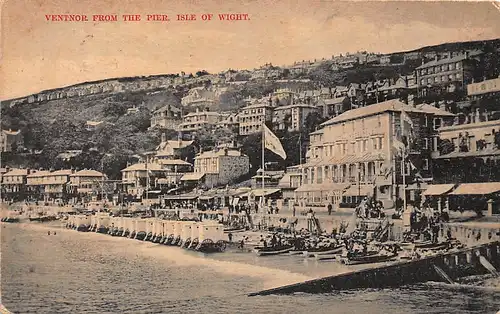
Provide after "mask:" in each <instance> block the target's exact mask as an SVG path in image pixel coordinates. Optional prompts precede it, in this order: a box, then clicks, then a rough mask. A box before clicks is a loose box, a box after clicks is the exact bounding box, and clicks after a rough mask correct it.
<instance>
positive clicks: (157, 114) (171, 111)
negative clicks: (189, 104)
mask: <svg viewBox="0 0 500 314" xmlns="http://www.w3.org/2000/svg"><path fill="white" fill-rule="evenodd" d="M181 122H182V110H181V109H180V108H177V107H175V106H172V105H165V106H163V107H161V108H159V109H157V110H155V111H153V114H152V115H151V127H152V128H153V127H155V126H158V127H160V128H165V129H171V130H177V128H178V126H179V124H180V123H181Z"/></svg>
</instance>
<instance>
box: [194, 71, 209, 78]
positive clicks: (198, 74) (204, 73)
mask: <svg viewBox="0 0 500 314" xmlns="http://www.w3.org/2000/svg"><path fill="white" fill-rule="evenodd" d="M209 74H210V73H208V72H207V71H205V70H201V71H197V72H196V76H197V77H200V76H205V75H209Z"/></svg>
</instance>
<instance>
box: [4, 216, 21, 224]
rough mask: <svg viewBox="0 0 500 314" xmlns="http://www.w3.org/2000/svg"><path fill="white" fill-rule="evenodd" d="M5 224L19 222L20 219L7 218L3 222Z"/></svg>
mask: <svg viewBox="0 0 500 314" xmlns="http://www.w3.org/2000/svg"><path fill="white" fill-rule="evenodd" d="M3 222H10V223H16V222H19V218H11V217H7V218H5V220H3Z"/></svg>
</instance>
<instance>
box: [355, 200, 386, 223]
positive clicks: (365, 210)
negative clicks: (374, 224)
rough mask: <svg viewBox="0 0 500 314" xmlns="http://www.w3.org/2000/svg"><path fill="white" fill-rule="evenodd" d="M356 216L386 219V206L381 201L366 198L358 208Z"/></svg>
mask: <svg viewBox="0 0 500 314" xmlns="http://www.w3.org/2000/svg"><path fill="white" fill-rule="evenodd" d="M356 216H357V217H358V218H367V219H369V218H377V219H382V218H384V217H385V213H384V205H383V204H382V202H381V201H376V200H375V199H373V198H371V197H370V198H368V197H365V198H364V199H363V200H362V201H361V202H360V203H359V205H358V206H357V207H356Z"/></svg>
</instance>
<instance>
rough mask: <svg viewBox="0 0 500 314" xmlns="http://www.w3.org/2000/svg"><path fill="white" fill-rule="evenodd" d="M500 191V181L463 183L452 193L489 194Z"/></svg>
mask: <svg viewBox="0 0 500 314" xmlns="http://www.w3.org/2000/svg"><path fill="white" fill-rule="evenodd" d="M496 192H500V182H484V183H463V184H460V185H459V186H458V187H457V188H456V189H455V190H454V191H453V192H451V193H450V195H488V194H492V193H496Z"/></svg>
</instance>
